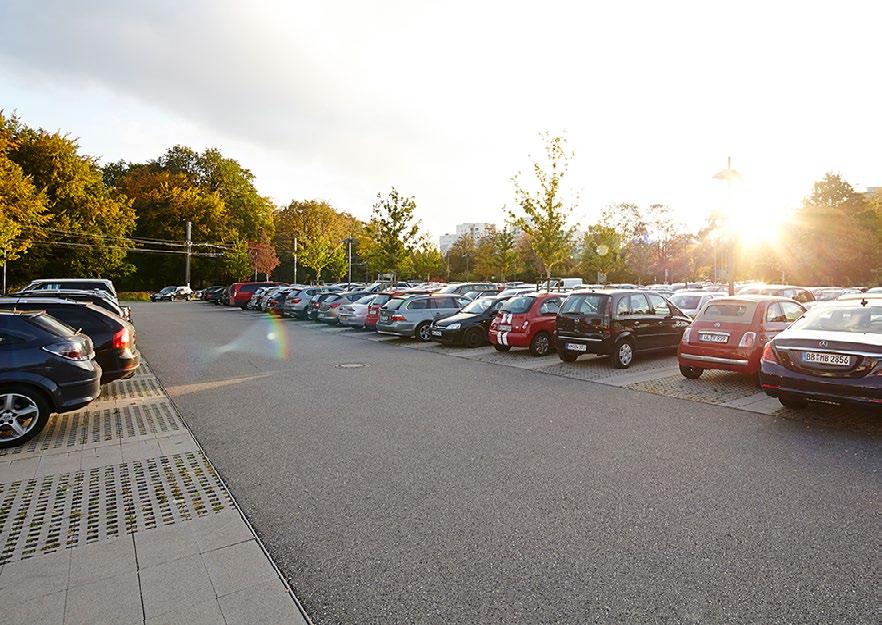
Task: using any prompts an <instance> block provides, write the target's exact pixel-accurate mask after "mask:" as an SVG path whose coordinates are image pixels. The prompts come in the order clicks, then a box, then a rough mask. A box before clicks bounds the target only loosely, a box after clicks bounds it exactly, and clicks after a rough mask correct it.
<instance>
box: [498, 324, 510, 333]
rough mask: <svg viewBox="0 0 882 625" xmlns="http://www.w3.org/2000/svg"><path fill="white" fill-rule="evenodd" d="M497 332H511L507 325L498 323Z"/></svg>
mask: <svg viewBox="0 0 882 625" xmlns="http://www.w3.org/2000/svg"><path fill="white" fill-rule="evenodd" d="M499 331H500V332H511V325H510V324H507V323H500V324H499Z"/></svg>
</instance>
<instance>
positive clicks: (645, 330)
mask: <svg viewBox="0 0 882 625" xmlns="http://www.w3.org/2000/svg"><path fill="white" fill-rule="evenodd" d="M628 299H629V302H630V305H629V311H628V317H629V320H630V322H631V328H632V332H633V333H634V337H635V338H636V340H637V349H656V348H659V347H662V346H663V345H662V338H661V337H662V336H663V334H662V328H661V327H660V326H659V325H658V323H657V321H658V320H657V319H656V316H655V315H654V314H653V313H652V308H651V307H650V305H649V300H648V299H647V298H646V295H644V294H643V293H631V294H630V295H629V296H628Z"/></svg>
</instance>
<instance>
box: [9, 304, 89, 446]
mask: <svg viewBox="0 0 882 625" xmlns="http://www.w3.org/2000/svg"><path fill="white" fill-rule="evenodd" d="M100 379H101V367H100V366H98V365H97V364H96V363H95V353H94V351H93V350H92V342H91V340H90V339H89V337H87V336H84V335H82V334H77V333H75V332H73V330H71V329H70V328H69V327H67V326H66V325H64V324H63V323H60V322H59V321H58V320H57V319H54V318H53V317H50V316H49V315H47V314H45V313H42V312H26V313H19V312H10V311H0V447H11V446H13V445H20V444H21V443H24V442H25V441H27V440H29V439H31V438H33V437H34V436H36V435H37V434H38V433H39V432H40V430H42V429H43V427H44V426H45V425H46V421H47V420H48V419H49V414H50V413H51V412H69V411H71V410H77V409H78V408H82V407H83V406H85V405H87V404H88V403H90V402H91V401H92V400H93V399H95V398H96V397H98V393H99V392H100V388H101V387H100Z"/></svg>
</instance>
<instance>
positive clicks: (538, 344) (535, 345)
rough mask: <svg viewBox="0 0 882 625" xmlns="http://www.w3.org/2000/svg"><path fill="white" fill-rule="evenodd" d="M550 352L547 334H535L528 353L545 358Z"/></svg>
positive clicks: (549, 338)
mask: <svg viewBox="0 0 882 625" xmlns="http://www.w3.org/2000/svg"><path fill="white" fill-rule="evenodd" d="M550 351H551V337H549V336H548V333H547V332H537V333H536V334H534V335H533V340H531V341H530V353H531V354H533V355H534V356H545V355H547V354H548V352H550Z"/></svg>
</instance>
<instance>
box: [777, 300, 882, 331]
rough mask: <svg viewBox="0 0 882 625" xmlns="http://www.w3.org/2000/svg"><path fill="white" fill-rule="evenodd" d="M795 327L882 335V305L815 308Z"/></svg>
mask: <svg viewBox="0 0 882 625" xmlns="http://www.w3.org/2000/svg"><path fill="white" fill-rule="evenodd" d="M794 327H798V328H800V329H803V330H824V331H827V332H853V333H860V334H863V333H869V334H882V305H871V306H848V307H839V306H836V307H832V306H831V307H829V308H827V307H822V308H813V309H812V310H810V311H809V312H807V313H806V316H805V318H804V319H802V320H801V321H799V322H797V324H796V325H794Z"/></svg>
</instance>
